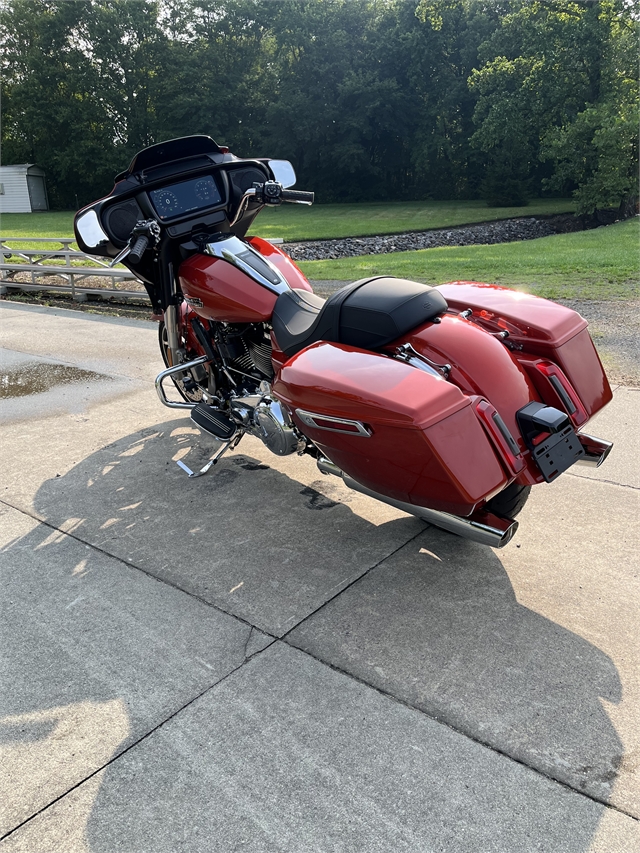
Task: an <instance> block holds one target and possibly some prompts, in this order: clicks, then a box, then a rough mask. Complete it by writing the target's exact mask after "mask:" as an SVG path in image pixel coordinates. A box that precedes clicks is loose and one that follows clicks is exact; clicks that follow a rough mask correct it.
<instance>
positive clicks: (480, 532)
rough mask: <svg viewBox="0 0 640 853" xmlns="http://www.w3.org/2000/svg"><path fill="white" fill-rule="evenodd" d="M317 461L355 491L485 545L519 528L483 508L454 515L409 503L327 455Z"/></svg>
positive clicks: (503, 540)
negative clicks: (363, 480)
mask: <svg viewBox="0 0 640 853" xmlns="http://www.w3.org/2000/svg"><path fill="white" fill-rule="evenodd" d="M317 464H318V468H319V469H320V471H321V472H322V473H323V474H333V475H334V476H336V477H341V478H342V480H343V482H344V484H345V486H348V487H349V488H350V489H353V491H354V492H360V493H361V494H363V495H368V497H370V498H374V499H375V500H377V501H382V503H386V504H389V506H393V507H395V508H396V509H400V510H402V511H403V512H406V513H409V515H415V516H416V517H417V518H421V519H423V521H427V522H429V524H433V525H434V526H435V527H439V528H441V529H442V530H447V531H448V532H449V533H455V534H456V535H457V536H462V537H463V538H465V539H471V540H473V541H474V542H480V544H482V545H489V546H491V547H492V548H504V546H505V545H506V544H507V543H508V542H509V541H510V540H511V539H513V536H514V534H515V532H516V530H517V529H518V522H517V521H513V520H512V519H509V518H500V517H499V516H497V515H494V514H493V513H491V512H486V511H485V510H482V509H481V510H477V511H476V512H474V513H472V514H471V515H470V516H468V517H467V518H460V516H457V515H451V514H450V513H448V512H440V511H439V510H436V509H429V508H428V507H426V506H416V505H415V504H410V503H405V502H404V501H397V500H395V498H389V497H387V496H386V495H381V494H379V493H378V492H374V491H373V490H372V489H368V488H367V487H366V486H363V485H362V484H361V483H358V482H357V481H356V480H354V479H353V478H352V477H350V476H349V475H348V474H345V473H344V471H342V470H341V469H340V468H338V466H337V465H334V464H333V462H331V461H330V460H329V459H326V458H325V457H320V458H319V459H318V462H317Z"/></svg>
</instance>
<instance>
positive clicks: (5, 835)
mask: <svg viewBox="0 0 640 853" xmlns="http://www.w3.org/2000/svg"><path fill="white" fill-rule="evenodd" d="M275 641H276V638H275V637H274V638H273V642H275ZM273 642H272V643H269V645H268V646H267V647H266V648H264V649H261V650H260V651H259V652H256V653H255V654H253V655H251V657H249V658H245V659H244V660H243V661H242V663H241V664H238V666H236V667H235V668H234V669H232V670H231V671H230V672H228V673H227V674H226V675H223V676H222V678H219V679H218V681H216V682H215V683H214V684H210V685H209V687H206V688H205V689H204V690H202V691H201V692H200V693H198V695H197V696H194V697H193V698H192V699H189V701H188V702H185V704H184V705H181V706H180V707H179V708H177V709H176V710H175V711H173V712H172V713H171V714H169V716H168V717H166V718H165V719H164V720H162V721H161V722H159V723H158V724H157V725H156V726H154V727H153V728H152V729H149V731H148V732H145V734H143V735H141V736H140V737H139V738H138V739H137V740H135V741H134V742H133V743H131V744H129V746H128V747H126V749H123V750H122V751H121V752H119V753H118V754H117V755H114V756H113V757H112V758H110V759H109V761H106V762H105V763H104V764H103V765H102V766H101V767H98V768H97V769H96V770H93V771H92V772H91V773H89V775H88V776H85V777H84V779H81V780H80V781H79V782H76V784H75V785H72V786H71V787H70V788H68V789H67V790H66V791H64V792H63V793H62V794H59V795H58V796H57V797H55V798H54V799H53V800H51V802H50V803H47V804H46V806H42V808H41V809H38V811H37V812H34V813H33V814H32V815H29V817H27V818H25V819H24V820H23V821H22V822H21V823H19V824H18V825H17V826H14V827H13V829H10V830H9V831H8V832H6V833H5V834H4V835H1V836H0V841H4V840H5V838H8V837H9V836H10V835H13V833H14V832H17V831H18V830H19V829H21V828H22V827H23V826H25V825H26V824H27V823H30V822H31V821H32V820H33V819H34V818H36V817H38V815H40V814H42V813H43V812H45V811H46V810H47V809H50V808H51V806H54V805H55V804H56V803H58V802H60V800H62V799H63V798H64V797H66V796H67V795H68V794H70V793H72V791H75V790H76V788H79V787H80V786H81V785H84V783H85V782H88V781H89V779H93V777H94V776H97V774H98V773H101V772H102V771H103V770H106V768H107V767H109V765H111V764H113V763H114V762H115V761H118V759H119V758H121V757H122V756H123V755H126V753H127V752H129V751H130V750H131V749H133V748H134V747H135V746H138V745H139V744H140V743H142V741H144V740H146V739H147V738H148V737H150V736H151V735H152V734H154V732H157V731H158V729H160V728H162V726H164V725H165V723H168V722H169V721H170V720H172V719H173V718H174V717H176V716H177V715H178V714H181V713H182V711H184V710H185V709H186V708H188V707H189V706H190V705H193V703H194V702H197V701H198V699H201V698H202V697H203V696H204V695H205V694H206V693H209V692H210V691H211V690H214V689H215V688H216V687H218V685H219V684H222V683H223V682H224V681H226V680H227V679H228V678H229V677H230V676H232V675H233V674H234V673H236V672H238V670H240V669H242V667H243V666H246V665H247V664H248V663H249V662H250V661H252V660H253V659H254V658H255V657H257V656H258V655H260V654H262V652H266V650H267V649H268V648H270V647H271V646H272V645H273Z"/></svg>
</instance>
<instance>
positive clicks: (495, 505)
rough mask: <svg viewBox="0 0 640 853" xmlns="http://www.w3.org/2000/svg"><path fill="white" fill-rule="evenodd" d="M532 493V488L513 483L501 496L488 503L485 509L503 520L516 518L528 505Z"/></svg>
mask: <svg viewBox="0 0 640 853" xmlns="http://www.w3.org/2000/svg"><path fill="white" fill-rule="evenodd" d="M530 491H531V486H521V485H520V484H519V483H511V485H510V486H507V488H506V489H503V490H502V491H501V492H500V494H498V495H496V496H495V497H494V498H491V500H490V501H487V503H486V504H485V506H484V508H485V509H486V510H488V511H489V512H492V513H493V514H494V515H499V516H500V517H501V518H515V517H516V515H518V513H519V512H520V511H521V510H522V508H523V507H524V505H525V504H526V502H527V500H528V498H529V492H530Z"/></svg>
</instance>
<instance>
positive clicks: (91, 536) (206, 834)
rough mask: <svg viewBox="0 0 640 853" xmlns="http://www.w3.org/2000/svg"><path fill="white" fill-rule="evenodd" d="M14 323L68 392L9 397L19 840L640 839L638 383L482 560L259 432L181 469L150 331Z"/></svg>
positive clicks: (608, 845) (639, 842) (485, 845)
mask: <svg viewBox="0 0 640 853" xmlns="http://www.w3.org/2000/svg"><path fill="white" fill-rule="evenodd" d="M0 333H1V336H2V337H1V342H0V343H1V345H2V347H3V348H4V349H3V350H2V351H0V366H1V368H2V370H1V373H2V375H6V376H15V375H20V372H21V371H23V373H22V374H21V375H23V376H24V375H25V371H26V372H27V373H28V372H29V371H31V370H32V369H33V368H31V367H27V366H28V365H38V368H37V369H36V375H38V373H40V374H42V375H44V376H46V377H48V380H47V381H49V380H50V379H51V377H52V376H55V375H56V371H60V370H61V369H62V368H64V370H63V371H62V372H61V373H59V374H58V375H59V376H60V377H62V378H64V377H70V376H72V375H74V376H75V377H76V378H74V379H73V380H72V381H68V382H64V381H63V382H59V383H56V384H52V385H50V386H49V387H48V388H47V389H46V390H45V389H43V390H38V391H37V392H36V393H34V394H29V395H23V396H20V397H11V398H7V399H2V400H1V401H0V423H1V424H2V426H1V430H2V444H1V452H2V473H1V478H0V516H1V518H2V524H1V525H0V529H1V533H0V536H1V542H0V546H1V548H2V550H1V552H0V572H1V573H2V581H3V590H4V595H3V598H2V608H3V613H2V615H1V616H0V644H1V645H2V648H3V656H2V659H1V661H0V667H1V669H0V672H1V678H2V684H3V688H4V689H3V691H2V694H1V696H0V756H1V760H2V766H3V768H4V773H3V776H2V780H1V781H0V800H1V801H2V803H3V809H2V812H1V814H0V836H4V840H2V841H0V850H2V851H3V853H4V851H5V850H6V851H28V853H38V851H42V853H50V851H56V850H57V851H63V853H75V851H95V853H98V851H109V853H110V851H115V850H123V851H125V850H126V851H149V853H151V851H153V853H161V852H162V851H178V850H184V849H188V850H198V851H209V850H211V851H213V850H237V849H245V850H253V851H256V853H258V851H260V853H262V851H265V850H269V851H292V853H293V852H294V851H295V853H298V851H311V850H317V851H322V853H325V851H334V850H335V851H349V853H351V851H366V853H369V851H378V850H379V851H389V850H394V851H395V850H407V851H440V850H442V851H454V853H455V852H456V851H469V853H471V851H473V853H477V852H478V851H505V853H506V851H509V853H512V851H518V853H520V851H522V853H527V851H529V850H531V851H533V850H546V851H551V853H556V852H557V853H566V851H571V852H572V853H573V851H575V853H582V851H585V853H586V851H603V853H604V851H607V853H609V851H621V853H622V851H624V853H627V851H628V852H629V853H631V851H636V850H638V849H640V835H639V833H638V827H639V823H638V817H639V816H640V812H639V810H638V803H639V802H640V785H639V782H638V776H639V767H638V760H637V757H638V755H639V754H640V731H639V725H638V719H639V715H638V693H639V684H638V677H637V673H638V643H637V637H638V627H639V621H640V620H639V617H638V608H637V601H638V592H639V590H638V586H639V583H638V566H637V556H636V551H637V544H636V539H637V534H636V530H637V522H638V517H639V513H638V509H639V506H638V494H639V492H640V470H639V468H638V461H637V456H636V455H635V453H634V452H633V451H634V448H635V447H636V446H637V441H638V438H639V436H638V434H637V433H638V418H637V412H638V401H640V390H638V389H635V388H633V387H626V388H623V387H620V388H617V389H616V390H615V394H614V401H613V403H612V404H611V405H610V406H609V407H608V408H607V409H606V410H605V411H604V412H602V413H601V414H600V415H599V416H598V418H597V419H595V420H594V422H593V423H592V424H590V425H589V431H591V432H593V433H594V434H596V435H601V436H602V437H603V438H607V439H610V440H613V441H614V442H615V447H614V450H613V451H612V454H611V456H610V458H609V459H608V460H607V462H606V463H605V465H604V466H603V467H602V468H601V469H598V470H597V471H592V470H591V469H587V468H581V469H575V471H571V472H568V473H567V474H565V475H563V476H562V477H561V478H560V479H559V480H558V481H557V482H556V483H554V484H552V485H547V486H541V487H538V488H537V489H534V490H533V493H532V496H531V498H530V500H529V502H528V504H527V506H526V507H525V509H524V511H523V513H522V515H521V516H520V521H521V525H520V528H519V530H518V533H517V534H516V537H515V538H514V540H513V541H512V542H511V543H510V544H509V545H508V546H507V547H506V548H504V549H501V550H493V549H491V548H487V547H484V546H481V545H476V544H474V543H470V542H465V541H463V540H461V539H458V538H455V537H453V536H450V535H449V534H446V533H444V532H442V531H439V530H436V529H435V528H433V527H428V526H427V525H425V524H424V523H422V522H420V521H418V520H417V519H415V518H413V517H409V516H406V515H404V514H403V513H401V512H399V511H396V510H394V509H392V508H391V507H388V506H385V505H382V504H378V503H376V502H374V501H371V500H369V499H368V498H366V497H364V496H362V495H358V494H355V493H353V492H349V491H348V490H347V489H346V488H345V487H344V486H343V485H342V484H341V483H340V482H339V481H338V480H337V479H336V478H332V477H325V476H322V475H321V474H319V472H318V471H317V469H316V468H315V466H314V465H313V463H312V461H311V460H306V459H302V460H301V459H298V458H297V457H296V456H293V457H284V458H280V457H275V456H272V455H271V454H269V452H268V451H267V450H266V449H264V448H263V446H262V445H261V444H260V443H259V442H258V441H257V440H253V439H244V440H243V442H242V443H241V444H240V446H239V447H238V449H237V450H236V451H234V452H233V453H230V454H229V455H228V457H225V458H224V459H223V461H222V462H221V463H220V464H219V466H218V470H216V471H215V473H213V474H210V475H208V476H207V477H203V478H201V479H198V480H189V479H188V478H187V477H186V475H185V474H184V473H183V472H182V471H181V470H180V469H179V467H178V466H177V465H176V461H177V460H179V459H181V460H184V461H185V463H186V464H188V465H189V466H190V467H191V468H194V469H195V468H196V466H198V465H201V464H202V463H203V462H204V461H205V460H206V459H207V458H208V455H209V454H210V453H211V452H212V449H213V446H214V445H212V444H211V443H209V442H208V441H206V440H204V439H202V438H201V436H200V435H199V433H198V432H197V431H196V430H194V429H193V428H192V425H191V423H190V421H189V419H188V416H186V415H183V414H182V413H180V412H175V411H170V410H168V409H165V408H163V407H162V406H161V405H160V403H159V401H158V399H157V397H156V394H155V391H154V389H153V378H154V377H155V374H156V372H157V371H158V370H160V369H162V363H161V359H160V356H159V353H158V352H157V331H156V328H155V326H153V325H151V324H149V323H145V322H136V321H133V320H116V319H111V318H95V317H88V316H87V315H86V314H80V313H75V312H69V311H64V310H60V311H56V310H54V309H44V308H34V307H26V306H16V305H14V304H9V305H7V304H2V305H0ZM68 371H81V372H83V374H82V375H81V376H78V375H77V374H71V373H68ZM86 372H88V373H89V374H91V375H85V373H86ZM14 384H15V383H14ZM23 387H24V386H23ZM19 407H22V408H19Z"/></svg>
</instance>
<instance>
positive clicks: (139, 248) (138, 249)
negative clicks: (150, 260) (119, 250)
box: [129, 234, 149, 264]
mask: <svg viewBox="0 0 640 853" xmlns="http://www.w3.org/2000/svg"><path fill="white" fill-rule="evenodd" d="M148 245H149V238H148V237H145V236H144V234H142V235H141V236H140V237H138V239H137V240H136V242H135V243H134V244H133V249H132V250H131V251H130V252H129V260H130V261H131V263H133V264H139V263H140V259H141V258H142V256H143V254H144V251H145V249H146V248H147V246H148Z"/></svg>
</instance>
